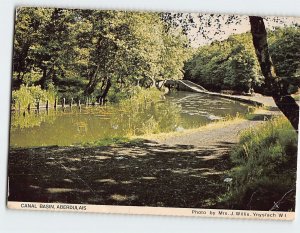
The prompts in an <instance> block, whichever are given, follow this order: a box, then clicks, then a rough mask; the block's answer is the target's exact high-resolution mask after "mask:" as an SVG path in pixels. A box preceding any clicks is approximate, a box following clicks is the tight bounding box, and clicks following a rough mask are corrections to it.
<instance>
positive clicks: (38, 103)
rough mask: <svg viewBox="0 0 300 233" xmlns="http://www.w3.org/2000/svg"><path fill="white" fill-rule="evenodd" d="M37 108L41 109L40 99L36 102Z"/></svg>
mask: <svg viewBox="0 0 300 233" xmlns="http://www.w3.org/2000/svg"><path fill="white" fill-rule="evenodd" d="M36 109H37V110H38V111H40V101H39V100H38V101H37V102H36Z"/></svg>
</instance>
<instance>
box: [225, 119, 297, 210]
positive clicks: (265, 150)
mask: <svg viewBox="0 0 300 233" xmlns="http://www.w3.org/2000/svg"><path fill="white" fill-rule="evenodd" d="M231 159H232V161H233V163H234V164H235V165H236V166H235V168H234V169H233V170H232V171H231V173H230V174H229V176H230V177H231V178H233V179H232V184H231V185H230V190H229V193H228V194H227V195H226V196H225V198H224V199H225V202H226V203H227V205H228V208H234V209H256V210H270V209H271V208H272V207H274V208H273V209H275V210H293V209H294V207H295V200H294V196H295V192H294V189H295V184H296V162H297V133H296V132H295V131H294V129H293V128H292V126H291V125H290V123H289V122H288V120H286V118H284V117H277V118H274V119H271V120H270V121H267V122H265V123H264V124H263V125H261V126H259V127H257V128H253V129H249V130H247V131H244V132H243V133H242V134H241V137H240V142H239V144H238V145H237V146H236V147H235V148H234V150H233V152H232V154H231ZM285 194H287V195H286V196H284V195H285ZM283 196H284V198H283V199H282V200H281V201H280V202H279V203H277V202H278V201H279V200H280V199H281V198H282V197H283ZM274 203H277V205H275V206H274Z"/></svg>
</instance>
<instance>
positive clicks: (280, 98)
mask: <svg viewBox="0 0 300 233" xmlns="http://www.w3.org/2000/svg"><path fill="white" fill-rule="evenodd" d="M249 19H250V25H251V34H252V37H253V45H254V48H255V53H256V56H257V59H258V62H259V64H260V68H261V71H262V74H263V76H264V78H265V80H264V87H265V88H264V92H265V94H268V95H270V96H272V97H273V99H274V101H275V103H276V105H277V107H278V108H279V109H280V110H281V111H282V113H283V114H284V115H285V116H286V117H287V119H288V120H289V121H290V123H291V124H292V126H293V127H294V129H295V130H296V131H297V132H298V125H299V106H298V104H297V103H296V101H295V100H294V98H292V96H291V93H289V91H288V83H286V82H285V81H284V80H283V79H282V78H281V77H279V76H277V74H276V71H275V67H274V65H273V63H272V59H271V56H270V54H269V46H268V41H267V31H266V28H265V24H264V21H263V18H262V17H258V16H250V17H249Z"/></svg>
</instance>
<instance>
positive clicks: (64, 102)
mask: <svg viewBox="0 0 300 233" xmlns="http://www.w3.org/2000/svg"><path fill="white" fill-rule="evenodd" d="M65 105H66V98H63V102H62V108H65Z"/></svg>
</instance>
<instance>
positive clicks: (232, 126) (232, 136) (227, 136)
mask: <svg viewBox="0 0 300 233" xmlns="http://www.w3.org/2000/svg"><path fill="white" fill-rule="evenodd" d="M262 122H263V121H261V120H257V121H250V120H241V121H238V122H236V123H229V124H226V123H225V124H224V126H220V127H219V126H218V127H216V128H213V129H207V130H203V131H199V132H191V133H188V134H186V135H184V136H180V135H178V136H172V137H169V138H166V139H160V140H155V141H156V142H158V143H162V144H166V145H193V146H197V147H214V146H218V145H219V144H222V143H227V144H234V143H237V142H238V139H239V137H238V135H239V133H240V132H241V131H243V130H245V129H248V128H250V127H254V126H256V125H258V124H261V123H262Z"/></svg>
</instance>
